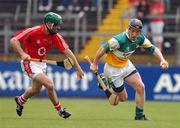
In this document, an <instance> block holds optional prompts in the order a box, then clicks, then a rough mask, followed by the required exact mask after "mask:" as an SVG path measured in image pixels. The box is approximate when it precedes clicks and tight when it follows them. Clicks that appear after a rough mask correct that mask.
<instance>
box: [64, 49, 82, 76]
mask: <svg viewBox="0 0 180 128" xmlns="http://www.w3.org/2000/svg"><path fill="white" fill-rule="evenodd" d="M64 54H65V55H66V56H67V57H69V58H71V59H72V60H73V61H74V64H75V67H76V69H77V77H78V78H80V79H81V78H82V77H83V76H84V72H83V70H82V69H81V66H80V65H79V63H78V61H77V59H76V57H75V55H74V54H73V53H72V51H71V50H70V49H66V50H65V51H64Z"/></svg>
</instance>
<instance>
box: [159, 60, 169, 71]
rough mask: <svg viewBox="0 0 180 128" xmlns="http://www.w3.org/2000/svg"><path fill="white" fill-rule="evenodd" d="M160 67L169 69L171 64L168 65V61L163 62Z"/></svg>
mask: <svg viewBox="0 0 180 128" xmlns="http://www.w3.org/2000/svg"><path fill="white" fill-rule="evenodd" d="M160 66H161V68H162V69H167V68H169V64H168V62H167V61H166V60H161V62H160Z"/></svg>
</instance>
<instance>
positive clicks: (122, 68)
mask: <svg viewBox="0 0 180 128" xmlns="http://www.w3.org/2000/svg"><path fill="white" fill-rule="evenodd" d="M142 27H143V25H142V22H141V21H140V20H138V19H131V20H130V23H129V26H128V28H127V30H126V31H125V32H121V33H119V34H117V35H115V36H113V37H112V38H111V39H110V40H109V41H108V42H107V43H105V44H103V45H102V46H101V47H100V48H99V50H98V51H97V54H96V57H95V59H94V61H93V63H92V64H91V66H90V69H91V70H92V71H93V72H95V71H97V70H98V63H99V60H100V58H101V57H102V56H103V55H104V54H106V58H105V62H106V64H105V66H104V75H105V78H106V79H107V80H108V82H109V86H110V87H109V88H108V90H109V91H110V92H111V93H115V94H116V95H118V96H119V99H120V101H125V100H126V99H127V98H128V95H127V92H126V89H125V87H124V85H123V84H124V82H126V83H127V84H128V85H130V86H131V87H132V88H133V89H134V90H135V91H136V94H135V102H136V110H135V120H148V118H147V116H145V114H144V103H145V87H144V83H143V81H142V79H141V76H140V74H139V72H138V71H137V70H136V68H135V66H134V65H133V64H132V62H131V61H130V60H129V56H130V55H131V54H132V53H133V52H134V51H135V50H136V48H138V47H143V48H144V49H145V51H147V52H149V53H151V54H153V55H154V56H155V57H156V58H157V59H158V60H159V61H160V66H161V68H163V69H167V68H168V67H169V64H168V62H167V61H166V60H165V59H164V57H163V55H162V53H161V52H160V50H159V49H158V48H157V47H155V46H154V45H153V44H152V43H151V42H150V41H149V40H148V39H147V38H146V37H145V36H144V35H143V34H142V33H141V31H142Z"/></svg>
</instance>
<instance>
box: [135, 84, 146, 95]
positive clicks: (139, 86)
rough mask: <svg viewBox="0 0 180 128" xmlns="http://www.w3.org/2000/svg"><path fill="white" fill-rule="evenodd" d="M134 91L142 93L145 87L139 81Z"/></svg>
mask: <svg viewBox="0 0 180 128" xmlns="http://www.w3.org/2000/svg"><path fill="white" fill-rule="evenodd" d="M136 91H137V92H138V93H140V94H144V91H145V88H144V84H143V83H140V84H139V85H138V86H137V88H136Z"/></svg>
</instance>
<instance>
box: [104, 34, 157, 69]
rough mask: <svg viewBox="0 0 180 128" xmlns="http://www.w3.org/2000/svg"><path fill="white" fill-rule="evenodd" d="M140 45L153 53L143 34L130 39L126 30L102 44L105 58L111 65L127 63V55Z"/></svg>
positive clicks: (121, 65)
mask: <svg viewBox="0 0 180 128" xmlns="http://www.w3.org/2000/svg"><path fill="white" fill-rule="evenodd" d="M140 46H141V47H143V48H144V49H145V50H146V51H148V52H150V53H153V52H154V49H155V47H154V45H152V44H151V42H150V41H149V40H148V39H147V38H146V37H145V36H144V35H143V34H140V35H139V36H138V37H137V38H136V40H135V41H132V40H130V39H129V37H128V34H127V33H126V32H122V33H119V34H118V35H115V36H113V37H112V38H111V39H110V40H109V41H108V42H107V43H105V44H104V45H103V47H104V48H105V49H106V52H107V56H106V59H105V60H106V62H107V63H108V64H110V65H112V66H117V67H123V66H125V65H126V64H127V62H128V57H129V56H130V55H131V54H132V53H133V52H135V50H136V48H138V47H140Z"/></svg>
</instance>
